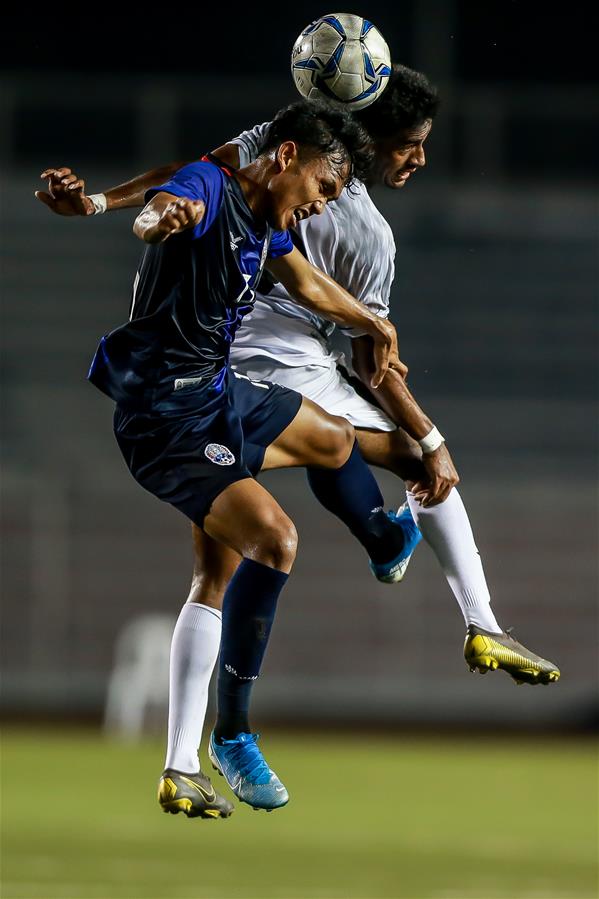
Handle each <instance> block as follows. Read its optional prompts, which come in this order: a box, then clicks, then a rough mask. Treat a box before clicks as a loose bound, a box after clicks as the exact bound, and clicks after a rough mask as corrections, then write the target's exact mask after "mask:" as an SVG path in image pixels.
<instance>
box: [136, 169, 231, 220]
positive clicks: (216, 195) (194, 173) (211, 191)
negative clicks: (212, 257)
mask: <svg viewBox="0 0 599 899" xmlns="http://www.w3.org/2000/svg"><path fill="white" fill-rule="evenodd" d="M163 191H164V192H165V193H167V194H173V195H174V196H175V197H187V198H188V199H189V200H201V201H202V203H204V205H205V207H206V210H205V212H204V217H203V218H202V221H201V222H200V223H199V224H197V225H196V226H195V228H194V229H193V237H194V238H197V237H201V236H202V234H205V233H206V231H207V230H208V228H209V227H210V225H211V224H212V222H213V221H214V219H215V218H216V216H217V215H218V212H219V210H220V207H221V206H222V202H223V193H224V175H223V173H222V171H221V170H220V168H219V167H218V166H216V165H213V164H212V163H210V162H192V163H190V164H189V165H185V166H183V168H182V169H179V170H178V171H177V172H175V174H174V175H173V176H172V177H171V178H170V179H169V180H168V181H165V183H164V184H160V185H159V186H158V187H150V188H149V189H148V190H147V191H146V194H145V201H146V203H147V202H148V201H149V200H151V199H152V197H154V196H155V195H156V194H158V193H161V192H163Z"/></svg>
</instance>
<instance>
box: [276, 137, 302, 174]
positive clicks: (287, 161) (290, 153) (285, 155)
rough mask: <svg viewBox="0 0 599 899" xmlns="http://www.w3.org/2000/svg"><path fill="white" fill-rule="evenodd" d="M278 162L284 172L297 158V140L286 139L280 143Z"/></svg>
mask: <svg viewBox="0 0 599 899" xmlns="http://www.w3.org/2000/svg"><path fill="white" fill-rule="evenodd" d="M275 158H276V162H277V165H278V167H279V170H280V171H281V172H284V171H285V169H286V168H288V167H289V166H290V165H291V163H292V162H293V161H294V160H295V159H297V144H296V143H295V141H292V140H286V141H283V143H282V144H279V148H278V150H277V155H276V157H275Z"/></svg>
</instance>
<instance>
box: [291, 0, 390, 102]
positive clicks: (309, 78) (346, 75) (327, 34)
mask: <svg viewBox="0 0 599 899" xmlns="http://www.w3.org/2000/svg"><path fill="white" fill-rule="evenodd" d="M291 72H292V74H293V80H294V81H295V86H296V87H297V89H298V91H299V92H300V94H303V96H304V97H308V98H313V97H320V98H322V97H326V98H328V99H329V100H339V101H341V102H342V103H348V104H349V105H350V106H351V107H352V109H364V107H365V106H368V105H369V104H370V103H373V102H374V101H375V100H376V99H377V97H379V96H380V95H381V94H382V92H383V91H384V90H385V88H386V86H387V81H388V79H389V75H390V74H391V54H390V53H389V47H388V46H387V44H386V42H385V39H384V37H383V35H382V34H381V32H380V31H379V30H378V28H375V27H374V25H373V24H372V22H369V21H368V20H367V19H363V18H362V17H361V16H354V15H352V14H351V13H331V14H330V15H327V16H322V18H320V19H316V21H315V22H312V23H311V24H310V25H308V27H307V28H304V30H303V31H302V33H301V34H300V36H299V37H298V39H297V40H296V42H295V44H294V45H293V50H292V52H291Z"/></svg>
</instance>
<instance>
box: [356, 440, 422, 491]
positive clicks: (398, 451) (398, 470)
mask: <svg viewBox="0 0 599 899" xmlns="http://www.w3.org/2000/svg"><path fill="white" fill-rule="evenodd" d="M356 437H357V438H358V445H359V447H360V452H361V453H362V456H363V457H364V459H365V461H366V462H368V464H369V465H376V466H377V467H378V468H385V469H387V471H392V472H393V474H396V475H398V476H399V477H400V478H402V480H404V481H410V482H411V481H419V480H421V479H422V477H424V476H425V470H424V466H423V464H422V450H421V449H420V446H419V445H418V443H417V442H416V441H415V440H413V439H412V438H411V437H410V436H409V435H408V434H406V432H405V431H404V430H402V429H401V428H396V429H395V430H394V431H372V430H369V429H365V428H356Z"/></svg>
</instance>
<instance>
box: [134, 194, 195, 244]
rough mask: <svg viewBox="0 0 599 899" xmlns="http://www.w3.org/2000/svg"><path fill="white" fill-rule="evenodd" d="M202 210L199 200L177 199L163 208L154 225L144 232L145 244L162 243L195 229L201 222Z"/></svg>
mask: <svg viewBox="0 0 599 899" xmlns="http://www.w3.org/2000/svg"><path fill="white" fill-rule="evenodd" d="M204 210H205V205H204V203H202V201H201V200H190V199H188V198H187V197H178V198H177V199H176V200H173V201H172V202H171V203H169V204H168V205H167V206H165V207H164V209H163V210H162V212H161V213H160V216H159V218H158V219H157V221H156V222H155V224H152V225H151V226H150V227H149V228H148V229H147V230H146V232H145V235H144V240H145V241H146V242H147V243H162V241H164V240H166V239H167V237H170V236H171V235H172V234H177V233H178V232H179V231H185V230H186V229H187V228H195V226H196V225H198V224H199V223H200V222H201V221H202V218H203V215H204Z"/></svg>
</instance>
